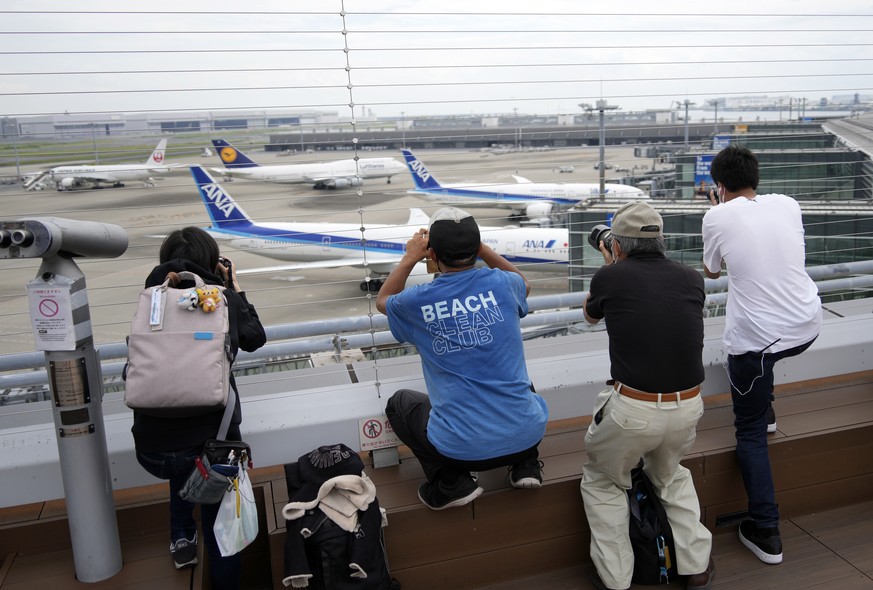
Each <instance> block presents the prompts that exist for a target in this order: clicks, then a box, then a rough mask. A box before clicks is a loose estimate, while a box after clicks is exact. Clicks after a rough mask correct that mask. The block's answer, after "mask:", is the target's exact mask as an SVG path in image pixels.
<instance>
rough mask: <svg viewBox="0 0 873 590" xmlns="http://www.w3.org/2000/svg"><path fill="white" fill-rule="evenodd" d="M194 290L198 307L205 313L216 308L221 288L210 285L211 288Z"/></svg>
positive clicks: (219, 299)
mask: <svg viewBox="0 0 873 590" xmlns="http://www.w3.org/2000/svg"><path fill="white" fill-rule="evenodd" d="M196 291H197V298H198V301H199V305H200V309H202V310H203V311H205V312H207V313H209V312H212V311H215V310H216V309H218V305H219V303H220V302H221V290H220V289H219V288H218V287H212V288H211V289H202V288H197V289H196Z"/></svg>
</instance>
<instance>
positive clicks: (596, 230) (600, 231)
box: [588, 223, 612, 252]
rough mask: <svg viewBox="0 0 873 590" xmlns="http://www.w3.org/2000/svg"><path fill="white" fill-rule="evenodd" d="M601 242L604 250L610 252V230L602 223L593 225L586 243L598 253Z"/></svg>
mask: <svg viewBox="0 0 873 590" xmlns="http://www.w3.org/2000/svg"><path fill="white" fill-rule="evenodd" d="M601 241H603V245H604V246H606V249H607V250H608V251H610V252H612V228H611V227H609V226H608V225H603V224H602V223H600V224H597V225H595V226H594V227H593V228H592V229H591V233H590V234H588V243H589V244H591V247H592V248H594V249H595V250H597V251H598V252H600V242H601Z"/></svg>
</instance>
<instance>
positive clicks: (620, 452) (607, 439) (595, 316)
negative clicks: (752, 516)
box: [580, 201, 714, 590]
mask: <svg viewBox="0 0 873 590" xmlns="http://www.w3.org/2000/svg"><path fill="white" fill-rule="evenodd" d="M662 228H663V222H662V219H661V216H660V215H659V214H658V212H657V211H655V210H654V209H653V208H652V207H651V206H650V205H649V204H647V203H645V202H642V201H636V202H631V203H628V204H626V205H623V206H621V207H620V208H619V209H618V211H617V212H616V213H615V216H614V217H613V221H612V240H611V242H612V243H611V251H610V250H608V249H607V248H606V245H605V244H604V243H603V242H602V241H601V242H600V250H601V252H602V253H603V256H604V259H605V261H606V263H607V264H606V266H603V267H602V268H600V269H599V270H598V271H597V272H596V273H594V277H593V278H592V279H591V289H590V291H589V294H588V298H587V299H586V301H585V305H584V310H585V319H586V320H588V322H590V323H592V324H594V323H597V322H599V321H600V320H601V319H605V320H606V331H607V334H608V335H609V360H610V365H611V369H610V372H611V377H612V384H611V385H610V387H609V388H608V389H606V390H604V391H602V392H601V393H600V394H599V395H598V397H597V402H596V404H595V414H594V419H593V420H592V422H591V425H590V427H589V428H588V432H587V434H586V436H585V444H586V449H587V452H588V463H587V464H586V465H585V467H584V470H583V474H582V482H581V485H580V488H581V491H582V500H583V502H584V504H585V513H586V515H587V517H588V524H589V527H590V529H591V559H592V561H593V562H594V565H595V567H596V569H597V572H596V575H595V576H594V578H593V580H592V581H593V582H594V583H595V586H597V587H598V588H613V589H621V588H628V587H630V585H631V577H632V574H633V561H634V560H633V550H632V548H631V542H630V537H629V533H628V527H629V518H630V513H629V509H628V502H627V492H626V490H627V489H629V488H630V487H631V469H633V468H634V467H635V466H636V465H637V464H638V463H639V462H640V459H642V461H643V470H644V471H645V472H646V474H647V475H648V476H649V478H650V479H651V480H652V483H653V484H654V485H655V487H656V488H657V489H658V495H659V497H660V499H661V501H662V503H663V505H664V508H665V510H666V512H667V518H668V520H669V521H670V525H671V527H672V529H673V536H674V543H675V550H676V555H675V556H674V558H675V560H676V566H677V571H678V572H679V574H681V575H685V576H688V578H687V587H688V588H690V589H694V590H700V589H706V588H709V587H710V585H711V578H712V577H713V574H714V564H713V562H712V560H711V559H710V550H711V548H712V535H711V533H710V532H709V531H708V530H707V529H706V527H704V526H703V525H702V524H701V523H700V506H699V503H698V500H697V492H696V491H695V489H694V482H693V481H692V479H691V473H690V472H689V471H688V469H686V468H685V467H683V466H681V465H680V464H679V461H680V460H681V459H682V457H683V456H684V455H685V453H686V452H687V451H688V450H689V449H690V448H691V445H692V444H693V443H694V439H695V436H696V426H697V421H698V419H699V418H700V416H701V415H702V414H703V401H702V399H701V396H700V384H701V382H702V381H703V376H704V373H703V361H702V356H701V354H702V350H703V304H704V299H705V293H704V288H703V277H702V276H701V275H700V273H698V272H697V271H695V270H694V269H692V268H690V267H687V266H685V265H683V264H679V263H677V262H674V261H672V260H668V259H667V258H666V256H665V255H664V252H665V250H666V247H665V244H664V237H663V234H662Z"/></svg>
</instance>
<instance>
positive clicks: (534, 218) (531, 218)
mask: <svg viewBox="0 0 873 590" xmlns="http://www.w3.org/2000/svg"><path fill="white" fill-rule="evenodd" d="M525 213H526V214H527V219H528V223H530V224H531V225H542V226H548V225H551V223H552V219H551V215H552V203H531V204H530V205H528V206H527V209H526V210H525Z"/></svg>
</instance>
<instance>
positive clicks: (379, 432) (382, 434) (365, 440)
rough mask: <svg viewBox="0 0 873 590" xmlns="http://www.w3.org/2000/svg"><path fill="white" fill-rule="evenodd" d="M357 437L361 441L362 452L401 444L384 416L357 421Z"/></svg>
mask: <svg viewBox="0 0 873 590" xmlns="http://www.w3.org/2000/svg"><path fill="white" fill-rule="evenodd" d="M358 437H359V438H360V440H361V450H362V451H374V450H376V449H384V448H387V447H396V446H399V445H400V444H401V442H400V439H399V438H397V435H396V434H394V430H393V429H392V428H391V423H390V422H389V421H388V417H387V416H385V415H382V416H373V417H370V418H363V419H361V420H359V421H358Z"/></svg>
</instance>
